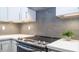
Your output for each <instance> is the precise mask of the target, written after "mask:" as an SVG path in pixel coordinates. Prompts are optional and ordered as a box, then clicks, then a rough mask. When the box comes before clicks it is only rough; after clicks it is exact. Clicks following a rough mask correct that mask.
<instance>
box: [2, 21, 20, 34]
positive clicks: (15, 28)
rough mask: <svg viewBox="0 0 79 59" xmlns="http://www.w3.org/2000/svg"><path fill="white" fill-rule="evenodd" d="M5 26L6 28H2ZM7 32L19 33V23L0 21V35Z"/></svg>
mask: <svg viewBox="0 0 79 59" xmlns="http://www.w3.org/2000/svg"><path fill="white" fill-rule="evenodd" d="M2 26H3V27H4V26H5V30H2ZM4 34H5V35H6V34H19V25H18V24H14V23H5V22H0V35H4Z"/></svg>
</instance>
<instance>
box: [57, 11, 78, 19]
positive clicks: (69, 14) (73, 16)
mask: <svg viewBox="0 0 79 59" xmlns="http://www.w3.org/2000/svg"><path fill="white" fill-rule="evenodd" d="M57 17H58V18H61V19H64V18H79V12H74V13H68V14H64V15H60V16H57Z"/></svg>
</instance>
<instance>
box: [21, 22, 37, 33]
mask: <svg viewBox="0 0 79 59" xmlns="http://www.w3.org/2000/svg"><path fill="white" fill-rule="evenodd" d="M28 27H30V29H29V28H28ZM20 29H21V31H20V33H21V34H36V33H37V24H36V23H35V22H32V23H23V24H22V25H21V28H20Z"/></svg>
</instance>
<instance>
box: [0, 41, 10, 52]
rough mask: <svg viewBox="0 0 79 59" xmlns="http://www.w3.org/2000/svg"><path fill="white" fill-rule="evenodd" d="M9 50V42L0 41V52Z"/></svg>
mask: <svg viewBox="0 0 79 59" xmlns="http://www.w3.org/2000/svg"><path fill="white" fill-rule="evenodd" d="M10 51H11V42H10V41H9V40H7V41H0V52H10Z"/></svg>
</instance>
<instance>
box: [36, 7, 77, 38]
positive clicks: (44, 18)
mask: <svg viewBox="0 0 79 59" xmlns="http://www.w3.org/2000/svg"><path fill="white" fill-rule="evenodd" d="M55 15H56V11H55V8H49V9H47V10H42V11H37V30H38V31H37V34H38V35H43V36H51V37H53V36H55V37H62V32H64V31H66V30H72V31H73V32H74V33H75V36H74V38H75V39H78V38H79V18H73V19H58V18H56V16H55Z"/></svg>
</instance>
